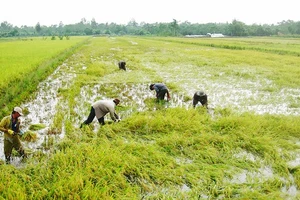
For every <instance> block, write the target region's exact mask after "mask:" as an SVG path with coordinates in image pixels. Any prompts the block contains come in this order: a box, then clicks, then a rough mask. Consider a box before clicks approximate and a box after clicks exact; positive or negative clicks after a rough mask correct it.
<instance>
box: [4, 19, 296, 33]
mask: <svg viewBox="0 0 300 200" xmlns="http://www.w3.org/2000/svg"><path fill="white" fill-rule="evenodd" d="M207 33H220V34H223V35H227V36H274V35H285V36H294V37H297V36H299V35H300V21H293V20H287V21H285V20H284V21H282V22H278V23H277V24H271V25H269V24H263V25H259V24H252V25H246V24H245V23H243V22H241V21H238V20H232V22H231V23H206V24H199V23H190V22H188V21H185V22H182V23H179V22H178V21H177V20H176V19H173V21H172V22H169V23H158V22H156V23H152V24H150V23H145V22H141V23H137V22H136V21H135V20H131V21H130V22H128V23H127V24H126V25H122V24H116V23H97V22H96V20H95V19H94V18H93V19H92V20H91V21H87V20H86V19H85V18H82V19H81V21H80V22H78V23H75V24H68V25H64V24H63V23H62V22H60V23H59V24H58V25H51V26H43V25H41V24H40V23H39V22H38V23H37V24H36V25H35V26H34V27H33V26H26V25H23V26H21V27H17V26H13V25H12V24H10V23H8V22H7V21H4V22H2V23H1V26H0V37H29V36H45V37H47V36H52V37H53V36H58V37H63V36H83V35H141V36H142V35H149V36H150V35H153V36H186V35H207Z"/></svg>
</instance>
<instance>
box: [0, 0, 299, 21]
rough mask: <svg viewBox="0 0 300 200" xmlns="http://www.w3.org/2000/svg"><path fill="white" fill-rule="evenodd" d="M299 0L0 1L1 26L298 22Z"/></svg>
mask: <svg viewBox="0 0 300 200" xmlns="http://www.w3.org/2000/svg"><path fill="white" fill-rule="evenodd" d="M299 4H300V1H299V0H147V1H146V0H51V1H45V0H1V3H0V23H1V22H4V21H7V22H8V23H10V24H12V25H14V26H21V25H27V26H35V25H36V24H37V23H38V22H39V23H40V24H41V25H46V26H50V25H54V24H59V22H60V21H61V22H62V23H63V24H65V25H67V24H75V23H78V22H80V21H81V19H82V18H85V19H86V20H87V21H91V20H92V19H93V18H94V19H95V20H96V22H97V23H107V22H108V23H111V22H114V23H117V24H127V23H128V22H129V21H131V20H135V21H136V22H138V23H140V22H146V23H155V22H172V21H173V19H176V20H177V21H178V22H179V23H182V22H185V21H189V22H191V23H209V22H213V23H226V22H229V23H230V22H232V20H234V19H236V20H238V21H242V22H244V23H246V24H248V25H250V24H254V23H256V24H277V23H278V22H281V21H283V20H289V19H290V20H293V21H300V12H299Z"/></svg>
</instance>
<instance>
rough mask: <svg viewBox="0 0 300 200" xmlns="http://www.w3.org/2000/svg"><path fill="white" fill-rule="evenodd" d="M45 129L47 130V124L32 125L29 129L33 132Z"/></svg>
mask: <svg viewBox="0 0 300 200" xmlns="http://www.w3.org/2000/svg"><path fill="white" fill-rule="evenodd" d="M43 128H46V125H45V124H31V125H30V126H29V128H28V129H29V130H31V131H38V130H41V129H43Z"/></svg>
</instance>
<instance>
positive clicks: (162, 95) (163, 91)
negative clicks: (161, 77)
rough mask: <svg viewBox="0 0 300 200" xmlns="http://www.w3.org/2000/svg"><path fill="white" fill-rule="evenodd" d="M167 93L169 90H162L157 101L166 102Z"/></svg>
mask: <svg viewBox="0 0 300 200" xmlns="http://www.w3.org/2000/svg"><path fill="white" fill-rule="evenodd" d="M167 91H168V90H167V89H165V90H160V91H159V92H158V93H157V95H156V97H157V100H164V99H165V96H166V93H167Z"/></svg>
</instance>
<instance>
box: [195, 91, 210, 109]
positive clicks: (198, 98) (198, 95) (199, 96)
mask: <svg viewBox="0 0 300 200" xmlns="http://www.w3.org/2000/svg"><path fill="white" fill-rule="evenodd" d="M198 102H200V103H201V105H202V106H204V107H206V108H207V94H205V93H204V92H203V91H197V92H195V94H194V96H193V107H196V105H197V104H198Z"/></svg>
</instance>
